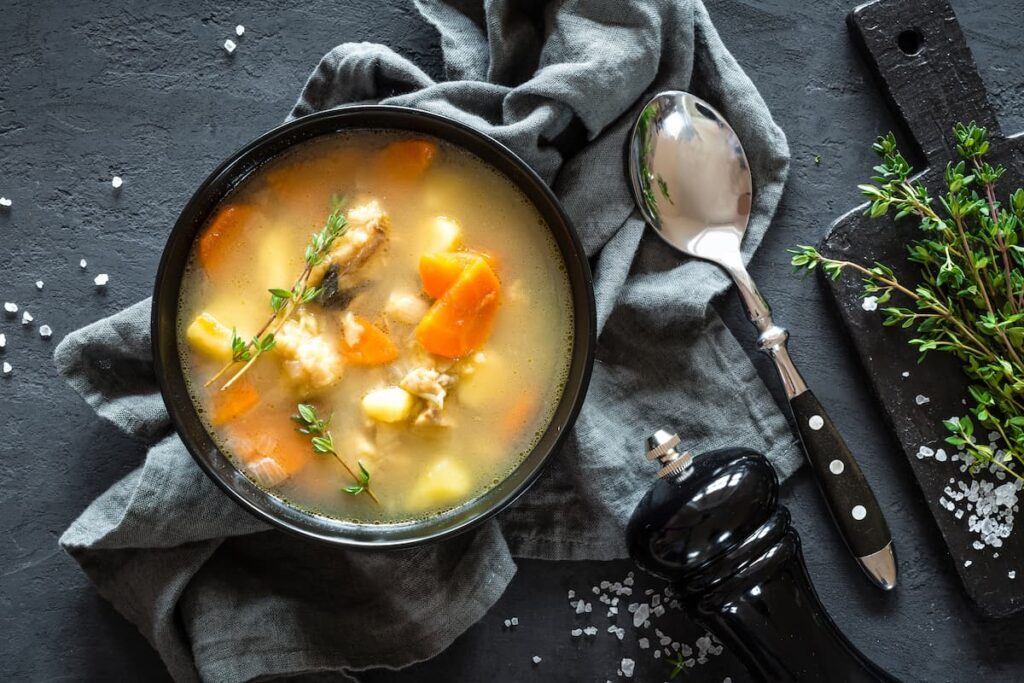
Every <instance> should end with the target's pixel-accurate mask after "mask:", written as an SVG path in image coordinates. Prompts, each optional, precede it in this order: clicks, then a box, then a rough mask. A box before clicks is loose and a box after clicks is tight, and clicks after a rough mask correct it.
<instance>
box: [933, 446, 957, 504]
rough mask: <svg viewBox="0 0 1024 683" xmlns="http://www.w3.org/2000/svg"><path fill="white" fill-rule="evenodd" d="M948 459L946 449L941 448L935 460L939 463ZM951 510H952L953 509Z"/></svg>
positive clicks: (936, 452) (936, 453)
mask: <svg viewBox="0 0 1024 683" xmlns="http://www.w3.org/2000/svg"><path fill="white" fill-rule="evenodd" d="M946 457H947V456H946V451H945V450H944V449H942V448H940V449H938V450H937V451H935V460H936V461H937V462H946ZM950 509H951V510H952V509H953V508H950Z"/></svg>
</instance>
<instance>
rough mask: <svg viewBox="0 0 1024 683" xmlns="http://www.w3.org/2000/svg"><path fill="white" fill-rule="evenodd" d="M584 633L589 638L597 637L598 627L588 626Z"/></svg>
mask: <svg viewBox="0 0 1024 683" xmlns="http://www.w3.org/2000/svg"><path fill="white" fill-rule="evenodd" d="M583 632H584V633H586V634H587V635H588V636H596V635H597V627H596V626H587V627H586V628H585V629H583Z"/></svg>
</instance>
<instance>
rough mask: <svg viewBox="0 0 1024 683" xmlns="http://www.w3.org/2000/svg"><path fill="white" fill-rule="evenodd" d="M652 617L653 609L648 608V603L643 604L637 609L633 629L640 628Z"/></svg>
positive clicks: (634, 614)
mask: <svg viewBox="0 0 1024 683" xmlns="http://www.w3.org/2000/svg"><path fill="white" fill-rule="evenodd" d="M650 616H651V608H650V607H648V606H647V603H646V602H645V603H642V604H641V605H640V606H639V607H637V608H636V612H634V613H633V627H634V628H640V626H642V625H643V623H644V622H645V621H647V619H648V617H650Z"/></svg>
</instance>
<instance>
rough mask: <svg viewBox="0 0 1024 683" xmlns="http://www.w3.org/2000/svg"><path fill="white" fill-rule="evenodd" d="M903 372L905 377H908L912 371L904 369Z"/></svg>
mask: <svg viewBox="0 0 1024 683" xmlns="http://www.w3.org/2000/svg"><path fill="white" fill-rule="evenodd" d="M901 374H902V375H903V378H904V379H906V378H907V377H910V373H909V372H907V371H906V370H904V371H903V372H902V373H901Z"/></svg>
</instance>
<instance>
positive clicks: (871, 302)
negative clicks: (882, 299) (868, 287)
mask: <svg viewBox="0 0 1024 683" xmlns="http://www.w3.org/2000/svg"><path fill="white" fill-rule="evenodd" d="M860 307H861V308H863V309H864V310H865V311H877V310H878V297H877V296H866V297H864V301H862V302H861V304H860Z"/></svg>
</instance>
